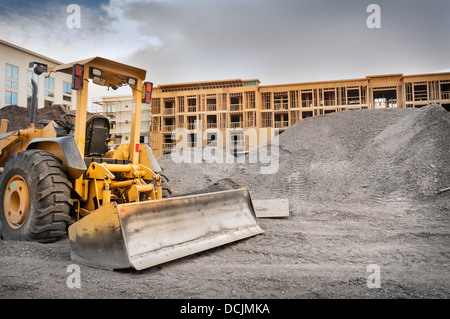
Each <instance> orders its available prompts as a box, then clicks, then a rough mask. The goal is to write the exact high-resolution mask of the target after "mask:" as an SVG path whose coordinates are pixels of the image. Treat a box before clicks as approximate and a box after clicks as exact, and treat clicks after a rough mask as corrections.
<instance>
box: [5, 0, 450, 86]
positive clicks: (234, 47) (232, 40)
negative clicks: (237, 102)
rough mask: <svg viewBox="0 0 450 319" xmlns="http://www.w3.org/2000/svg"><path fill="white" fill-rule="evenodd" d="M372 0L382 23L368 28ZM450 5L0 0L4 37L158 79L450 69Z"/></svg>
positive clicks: (342, 0) (268, 79) (326, 76)
mask: <svg viewBox="0 0 450 319" xmlns="http://www.w3.org/2000/svg"><path fill="white" fill-rule="evenodd" d="M371 3H375V4H378V5H379V7H380V9H381V15H380V17H381V20H380V21H381V28H378V29H370V28H368V27H367V24H366V20H367V18H368V17H369V15H370V14H371V13H367V12H366V9H367V6H368V5H369V4H371ZM70 4H77V5H78V6H79V7H80V17H81V19H80V21H81V25H80V28H73V29H71V28H69V27H68V25H67V19H68V17H69V16H70V15H71V14H72V13H73V12H72V11H70V12H67V8H68V6H69V5H70ZM449 12H450V1H449V0H427V1H416V0H395V1H394V0H391V1H385V0H369V1H361V0H339V1H337V0H332V1H331V0H329V1H323V0H314V1H312V0H310V1H306V0H278V1H275V0H125V1H119V0H109V1H107V0H106V1H105V0H103V1H100V0H97V1H87V0H83V1H77V0H70V1H65V0H63V1H59V0H58V1H57V0H41V1H31V0H28V1H20V0H9V1H4V0H1V1H0V38H1V39H3V40H6V41H9V42H12V43H14V44H17V45H19V46H23V47H25V48H28V49H30V50H33V51H36V52H39V53H41V54H43V55H46V56H49V57H51V58H54V59H56V60H59V61H62V62H72V61H76V60H81V59H83V58H87V57H92V56H102V57H105V58H110V59H115V60H118V61H120V62H123V63H127V64H131V65H134V66H137V67H141V68H144V69H146V70H147V80H149V81H152V82H154V83H155V84H156V85H159V84H168V83H178V82H193V81H208V80H220V79H235V78H242V79H251V78H259V79H260V80H261V82H262V83H261V84H262V85H267V84H280V83H295V82H307V81H320V80H332V79H347V78H359V77H365V76H366V75H370V74H389V73H404V74H416V73H429V72H443V71H450V32H449V31H450V18H449Z"/></svg>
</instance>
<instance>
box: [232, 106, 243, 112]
mask: <svg viewBox="0 0 450 319" xmlns="http://www.w3.org/2000/svg"><path fill="white" fill-rule="evenodd" d="M230 111H231V112H239V111H242V104H230Z"/></svg>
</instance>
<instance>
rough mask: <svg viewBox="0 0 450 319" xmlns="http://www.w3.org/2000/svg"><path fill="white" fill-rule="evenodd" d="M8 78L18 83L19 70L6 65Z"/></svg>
mask: <svg viewBox="0 0 450 319" xmlns="http://www.w3.org/2000/svg"><path fill="white" fill-rule="evenodd" d="M6 78H7V79H11V80H16V81H17V80H18V79H19V68H18V67H16V66H13V65H10V64H6Z"/></svg>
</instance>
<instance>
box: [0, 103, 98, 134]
mask: <svg viewBox="0 0 450 319" xmlns="http://www.w3.org/2000/svg"><path fill="white" fill-rule="evenodd" d="M66 113H70V114H74V115H75V111H72V110H66V109H65V108H64V107H63V106H62V105H60V104H53V105H49V106H46V107H44V108H42V109H37V111H36V119H35V122H36V123H37V122H38V121H40V120H59V119H61V116H62V115H63V114H66ZM93 115H94V114H92V113H89V112H88V113H87V115H86V116H87V117H86V118H87V119H89V118H90V117H91V116H93ZM0 119H7V120H9V127H8V131H16V130H19V129H25V128H27V126H28V120H29V119H30V109H29V108H26V107H22V106H17V105H6V106H5V107H3V108H1V109H0Z"/></svg>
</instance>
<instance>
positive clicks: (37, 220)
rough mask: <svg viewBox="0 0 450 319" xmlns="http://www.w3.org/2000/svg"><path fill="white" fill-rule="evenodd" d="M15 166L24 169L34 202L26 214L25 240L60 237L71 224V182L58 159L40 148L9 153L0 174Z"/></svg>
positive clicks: (48, 240)
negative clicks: (27, 175)
mask: <svg viewBox="0 0 450 319" xmlns="http://www.w3.org/2000/svg"><path fill="white" fill-rule="evenodd" d="M15 168H19V169H22V170H25V171H26V172H27V173H28V174H29V175H30V176H31V178H32V185H29V187H28V188H29V192H30V202H31V201H34V203H33V204H34V205H32V204H31V203H30V212H29V214H30V213H31V214H33V215H34V216H29V217H28V218H32V220H30V222H32V223H33V224H32V225H31V230H30V233H29V234H28V235H27V236H26V238H25V240H30V241H38V242H43V243H48V242H55V241H57V240H59V239H61V237H63V236H65V235H66V234H67V230H66V229H67V226H68V224H70V223H72V219H71V217H70V216H69V214H70V211H71V207H72V205H73V201H72V199H71V197H70V194H71V189H72V184H71V183H70V181H69V180H68V178H67V175H66V172H65V170H64V168H63V166H62V163H61V160H60V159H59V158H57V157H56V156H54V155H52V154H51V153H48V152H45V151H42V150H26V151H22V152H19V153H18V154H16V155H12V156H11V158H10V161H9V162H8V163H6V165H5V170H4V173H3V174H2V175H5V174H6V173H7V172H8V170H10V169H15ZM32 207H34V209H32ZM31 210H33V212H31Z"/></svg>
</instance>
